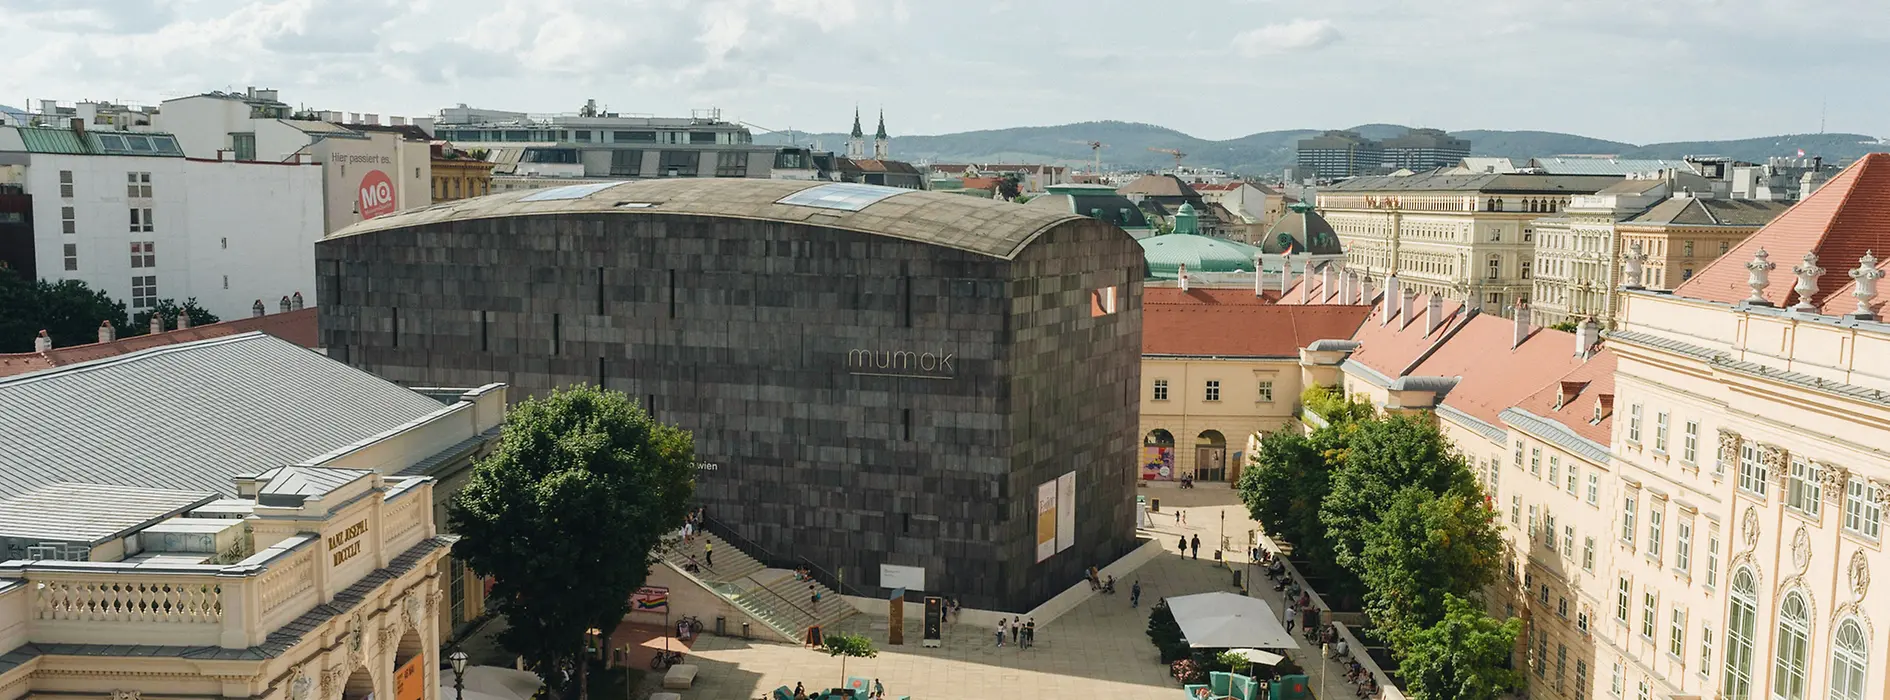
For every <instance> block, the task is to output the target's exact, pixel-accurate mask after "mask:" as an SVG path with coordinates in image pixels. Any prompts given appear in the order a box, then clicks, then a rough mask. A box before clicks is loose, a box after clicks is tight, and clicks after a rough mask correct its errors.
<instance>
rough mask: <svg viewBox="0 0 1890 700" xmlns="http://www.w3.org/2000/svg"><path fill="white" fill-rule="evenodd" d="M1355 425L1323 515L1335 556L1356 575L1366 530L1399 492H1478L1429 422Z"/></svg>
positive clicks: (1409, 419) (1406, 419) (1401, 419)
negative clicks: (1411, 488)
mask: <svg viewBox="0 0 1890 700" xmlns="http://www.w3.org/2000/svg"><path fill="white" fill-rule="evenodd" d="M1356 425H1357V429H1356V430H1355V431H1353V432H1352V433H1351V434H1350V435H1349V436H1348V438H1349V439H1348V440H1347V449H1346V453H1345V460H1344V463H1343V464H1341V465H1340V466H1339V467H1338V468H1337V469H1334V470H1333V472H1332V491H1331V493H1330V494H1329V495H1327V496H1326V498H1325V499H1324V502H1323V503H1322V505H1321V508H1320V514H1319V517H1320V520H1322V521H1324V523H1325V526H1326V533H1327V535H1328V538H1329V539H1330V541H1331V543H1332V550H1333V556H1334V557H1335V559H1336V561H1338V563H1339V565H1340V566H1343V567H1345V568H1347V569H1350V570H1352V571H1358V570H1359V569H1360V565H1359V561H1358V557H1359V554H1360V552H1362V551H1363V550H1364V548H1365V530H1366V529H1367V528H1369V527H1370V526H1371V525H1372V524H1373V523H1375V522H1377V521H1378V516H1379V514H1380V513H1382V512H1383V510H1384V507H1385V504H1387V503H1389V502H1391V497H1392V495H1394V494H1396V493H1397V492H1398V490H1400V489H1402V488H1404V487H1406V486H1415V487H1418V488H1422V489H1424V490H1426V491H1429V492H1431V493H1435V494H1442V493H1446V492H1449V491H1452V490H1453V489H1455V490H1462V491H1464V492H1466V493H1474V492H1475V489H1476V488H1477V486H1476V477H1475V476H1474V475H1472V474H1471V472H1470V467H1469V464H1468V463H1466V462H1465V461H1464V459H1463V456H1462V455H1460V454H1458V453H1457V451H1456V449H1455V448H1453V447H1452V446H1451V445H1450V442H1449V441H1448V440H1446V439H1445V438H1444V436H1443V434H1442V433H1440V432H1438V430H1437V426H1436V425H1434V424H1432V423H1431V422H1429V421H1428V420H1427V419H1425V418H1420V417H1415V416H1391V417H1388V418H1384V419H1376V420H1367V421H1359V422H1358V423H1357V424H1356Z"/></svg>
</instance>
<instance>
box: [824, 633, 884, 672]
mask: <svg viewBox="0 0 1890 700" xmlns="http://www.w3.org/2000/svg"><path fill="white" fill-rule="evenodd" d="M820 650H821V651H824V652H827V655H828V656H838V657H840V680H841V681H842V682H845V681H846V677H847V659H870V658H873V657H875V656H879V650H878V649H875V648H874V647H873V640H871V639H867V638H866V635H863V634H853V633H850V632H833V633H831V634H827V635H825V636H823V637H821V638H820Z"/></svg>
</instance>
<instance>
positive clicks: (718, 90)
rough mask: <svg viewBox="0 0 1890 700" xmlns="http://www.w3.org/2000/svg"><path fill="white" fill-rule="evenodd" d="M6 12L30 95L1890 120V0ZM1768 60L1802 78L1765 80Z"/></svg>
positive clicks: (923, 116) (1618, 120)
mask: <svg viewBox="0 0 1890 700" xmlns="http://www.w3.org/2000/svg"><path fill="white" fill-rule="evenodd" d="M1473 9H1474V11H1473ZM0 14H4V15H6V16H8V17H9V19H10V20H13V21H9V22H5V23H0V25H3V27H0V42H5V43H7V44H8V45H10V46H14V47H16V51H15V54H14V55H15V57H16V61H15V63H14V67H15V70H11V71H8V75H7V76H6V77H0V104H5V105H10V106H13V107H21V108H27V107H30V105H28V104H25V103H26V102H27V101H28V100H35V101H37V100H42V99H57V100H61V101H73V100H80V99H93V100H112V101H122V102H130V103H139V104H155V103H157V102H160V101H162V100H164V99H168V98H172V97H178V96H182V95H187V94H196V93H200V92H204V91H208V90H219V89H238V90H240V89H241V88H243V87H244V86H246V85H256V86H258V87H272V88H276V89H280V90H281V91H282V94H283V96H284V98H285V100H287V101H289V102H290V103H292V104H297V105H306V106H308V107H311V108H320V109H331V110H343V111H348V112H362V113H377V114H383V115H422V114H430V113H435V112H437V111H438V110H439V109H440V108H442V107H446V106H449V105H452V104H456V103H460V102H464V103H467V104H471V105H475V106H482V107H488V108H493V109H510V110H519V111H529V112H569V111H575V110H576V109H577V108H578V106H579V105H581V104H583V102H584V100H585V99H588V98H596V99H598V101H599V102H600V104H602V105H605V106H607V107H608V108H609V109H611V110H613V111H618V112H623V113H654V114H665V115H677V114H686V113H687V112H688V110H690V109H692V108H703V107H719V108H721V109H722V110H723V114H724V115H725V117H730V118H734V119H739V120H743V121H746V122H750V123H752V124H754V125H755V126H757V127H760V128H762V129H769V130H788V129H793V130H796V131H803V132H837V131H844V130H845V129H846V128H847V127H848V126H850V123H849V121H848V120H849V119H850V117H851V113H850V108H851V107H853V106H854V105H855V104H858V105H859V106H860V107H861V108H862V110H863V111H865V112H876V111H877V110H879V109H881V108H882V107H883V108H884V109H885V110H886V112H887V115H888V129H889V130H890V131H892V132H893V133H894V135H895V136H899V135H915V134H940V133H954V132H962V131H970V130H978V129H995V128H1006V127H1013V126H1033V125H1049V124H1065V123H1071V122H1081V121H1092V120H1123V121H1136V122H1146V123H1152V124H1159V125H1162V126H1166V127H1169V128H1173V129H1177V130H1179V131H1182V132H1184V133H1188V134H1191V135H1195V136H1199V137H1201V138H1206V139H1227V138H1235V137H1239V136H1243V135H1246V134H1251V133H1255V132H1261V131H1271V130H1278V129H1293V128H1342V127H1346V126H1351V125H1356V124H1365V123H1374V122H1391V123H1401V124H1409V125H1421V126H1435V127H1439V128H1444V129H1450V130H1462V129H1503V130H1542V131H1558V132H1566V133H1574V134H1580V135H1583V136H1590V137H1595V138H1602V139H1610V140H1619V141H1627V142H1632V143H1649V142H1658V141H1676V140H1705V139H1727V138H1744V137H1756V136H1766V135H1774V134H1787V133H1816V132H1818V131H1820V130H1823V131H1827V132H1857V133H1865V134H1872V135H1879V134H1884V133H1890V120H1886V119H1885V118H1884V117H1883V116H1882V115H1883V114H1885V113H1887V112H1890V98H1886V97H1885V96H1883V95H1882V94H1879V93H1877V92H1873V91H1867V90H1854V89H1851V88H1852V86H1854V85H1858V84H1865V83H1867V82H1869V80H1870V78H1871V77H1872V76H1870V75H1869V74H1868V69H1869V66H1870V62H1869V61H1864V60H1858V59H1859V58H1862V57H1867V56H1871V55H1881V52H1882V51H1883V50H1884V49H1887V48H1890V35H1886V33H1885V31H1884V30H1882V29H1881V28H1880V27H1882V26H1886V23H1885V22H1883V21H1876V22H1872V21H1868V20H1869V18H1872V17H1875V18H1877V19H1879V20H1885V19H1890V8H1887V7H1883V6H1879V5H1876V4H1870V3H1864V2H1834V3H1823V4H1819V5H1817V6H1811V7H1784V6H1769V5H1760V4H1757V3H1749V2H1732V1H1724V0H1722V1H1714V0H1694V1H1689V2H1682V3H1675V4H1668V5H1662V6H1659V7H1648V6H1642V5H1640V4H1634V3H1625V2H1608V3H1603V4H1599V5H1596V4H1588V5H1583V6H1582V7H1580V8H1573V7H1567V8H1565V7H1560V6H1556V5H1552V4H1536V3H1521V4H1516V5H1511V6H1504V7H1493V8H1481V7H1479V8H1471V7H1469V6H1467V5H1462V4H1453V3H1444V4H1429V5H1425V6H1422V7H1417V6H1411V7H1399V8H1395V9H1391V10H1383V9H1380V8H1374V7H1371V6H1369V4H1368V3H1358V2H1341V3H1332V4H1328V5H1324V6H1321V7H1318V8H1299V7H1294V6H1291V5H1287V4H1285V3H1279V2H1271V1H1266V0H1255V1H1244V2H1242V1H1230V2H1222V3H1216V4H1212V5H1207V4H1202V5H1187V6H1182V7H1176V8H1165V9H1164V14H1163V16H1162V17H1161V18H1159V19H1160V21H1159V22H1157V23H1156V25H1155V26H1156V27H1158V28H1157V29H1156V30H1153V31H1151V30H1149V29H1148V27H1150V22H1149V20H1150V18H1149V17H1148V16H1146V13H1144V12H1138V11H1136V9H1135V8H1133V7H1130V6H1128V5H1112V6H1104V7H1085V12H1084V13H1082V14H1081V15H1080V16H1079V15H1072V14H1071V13H1069V12H1067V8H1063V7H1058V6H1055V5H1050V4H1047V5H1033V4H1020V3H997V4H995V5H993V6H992V7H991V8H990V9H989V10H985V11H966V10H962V9H953V8H941V7H930V6H926V5H922V4H918V3H910V2H886V3H865V2H810V1H805V0H767V1H763V0H730V1H728V2H714V3H673V2H648V3H633V4H632V6H630V7H628V8H615V9H611V10H608V11H604V10H601V9H600V8H599V7H598V6H596V5H592V4H586V3H580V2H547V3H522V2H516V1H513V0H488V1H485V2H472V3H458V4H453V5H450V6H449V5H447V4H445V3H443V2H438V1H436V0H418V1H416V2H408V3H391V2H381V1H380V0H337V1H332V2H321V3H314V2H307V1H305V0H291V1H288V2H242V1H239V0H177V1H175V2H152V3H123V2H113V1H111V0H92V1H90V2H72V3H62V4H60V5H58V6H56V7H55V6H40V5H31V4H28V3H24V2H19V1H18V0H0ZM447 17H453V18H457V19H455V20H451V21H442V20H443V18H447ZM1739 47H1745V48H1746V49H1747V50H1739ZM1792 47H1806V48H1804V49H1802V50H1800V49H1794V48H1792ZM1813 48H1815V50H1813ZM1420 59H1421V60H1420ZM1413 66H1427V67H1424V68H1423V69H1422V71H1423V72H1418V71H1416V70H1414V69H1413ZM1765 85H1778V86H1789V88H1786V89H1780V90H1765V89H1757V90H1755V89H1754V87H1753V86H1765ZM894 86H896V87H894ZM1256 88H1257V89H1256ZM1292 93H1298V94H1296V95H1292V100H1291V101H1292V105H1293V107H1292V108H1291V109H1280V108H1278V106H1277V105H1278V103H1279V102H1280V100H1281V98H1282V97H1283V96H1286V95H1289V94H1292ZM1452 94H1458V95H1468V96H1472V97H1475V96H1477V95H1479V94H1480V95H1482V97H1479V98H1477V99H1475V100H1463V99H1444V98H1445V96H1448V95H1452ZM1720 95H1723V96H1726V97H1724V98H1721V97H1715V96H1720ZM1180 96H1187V100H1188V101H1189V102H1190V105H1189V106H1187V107H1185V108H1184V107H1179V106H1178V105H1177V103H1176V100H1177V99H1179V98H1180ZM1742 96H1743V97H1742ZM35 104H36V102H35ZM1716 107H1718V108H1720V109H1718V110H1717V111H1715V109H1716ZM1735 107H1736V108H1735Z"/></svg>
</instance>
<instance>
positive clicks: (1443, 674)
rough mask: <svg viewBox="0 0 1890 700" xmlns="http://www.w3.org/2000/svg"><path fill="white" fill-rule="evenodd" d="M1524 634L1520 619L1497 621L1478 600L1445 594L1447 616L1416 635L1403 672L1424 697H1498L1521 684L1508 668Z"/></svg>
mask: <svg viewBox="0 0 1890 700" xmlns="http://www.w3.org/2000/svg"><path fill="white" fill-rule="evenodd" d="M1521 633H1522V619H1521V618H1515V617H1512V618H1510V619H1508V620H1504V621H1502V622H1498V621H1497V620H1496V619H1495V618H1492V617H1490V616H1489V615H1487V614H1485V613H1484V612H1483V610H1482V609H1481V608H1479V607H1477V605H1476V604H1475V603H1472V602H1471V601H1468V600H1465V599H1463V598H1459V597H1457V596H1446V597H1445V598H1444V617H1443V619H1442V620H1441V621H1439V622H1438V623H1437V624H1435V625H1431V626H1430V627H1428V628H1425V629H1423V630H1420V631H1418V632H1416V633H1413V634H1412V635H1411V640H1410V645H1409V648H1408V650H1407V651H1406V652H1405V653H1404V656H1403V658H1402V659H1401V660H1400V661H1399V663H1398V675H1399V676H1401V677H1403V678H1404V681H1405V690H1407V691H1410V693H1411V697H1413V698H1418V699H1420V700H1446V699H1448V700H1495V699H1496V698H1499V697H1503V696H1504V695H1505V694H1507V693H1509V692H1510V691H1512V690H1514V689H1516V688H1517V687H1518V686H1520V685H1521V684H1522V674H1521V673H1519V672H1517V671H1515V670H1513V669H1511V668H1509V667H1508V666H1509V662H1510V654H1511V652H1512V651H1513V650H1514V649H1515V648H1516V637H1517V635H1519V634H1521Z"/></svg>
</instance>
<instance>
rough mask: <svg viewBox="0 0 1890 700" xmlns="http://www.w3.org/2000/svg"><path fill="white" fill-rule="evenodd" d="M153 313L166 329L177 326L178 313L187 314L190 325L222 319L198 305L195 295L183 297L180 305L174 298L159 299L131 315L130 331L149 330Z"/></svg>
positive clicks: (201, 324)
mask: <svg viewBox="0 0 1890 700" xmlns="http://www.w3.org/2000/svg"><path fill="white" fill-rule="evenodd" d="M154 313H155V314H158V315H159V316H162V317H163V318H164V327H165V328H167V329H175V328H177V317H178V316H180V315H188V316H189V318H190V325H192V326H207V325H210V324H212V323H216V322H218V321H221V320H223V319H220V318H217V315H216V314H213V313H210V311H209V310H208V309H205V308H203V307H201V306H198V305H197V297H191V298H189V299H185V300H184V303H183V305H182V306H179V305H178V304H177V301H176V300H174V299H159V300H158V303H157V306H154V307H152V308H151V309H149V310H146V311H140V312H138V315H136V316H133V317H131V331H132V332H133V333H136V334H139V335H143V334H145V333H149V332H151V314H154Z"/></svg>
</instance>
